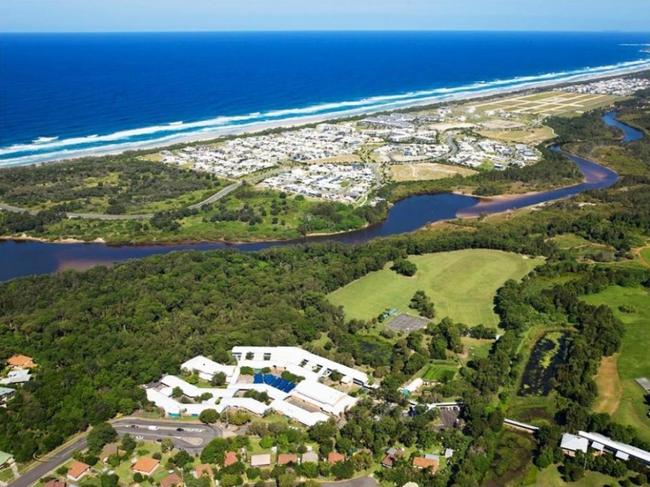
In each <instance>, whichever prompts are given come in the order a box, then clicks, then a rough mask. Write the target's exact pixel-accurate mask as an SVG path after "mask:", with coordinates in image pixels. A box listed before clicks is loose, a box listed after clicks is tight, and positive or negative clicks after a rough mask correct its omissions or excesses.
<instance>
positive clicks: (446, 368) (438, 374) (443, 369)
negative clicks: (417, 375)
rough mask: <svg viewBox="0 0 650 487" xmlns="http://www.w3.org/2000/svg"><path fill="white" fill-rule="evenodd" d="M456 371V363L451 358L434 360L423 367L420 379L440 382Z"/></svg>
mask: <svg viewBox="0 0 650 487" xmlns="http://www.w3.org/2000/svg"><path fill="white" fill-rule="evenodd" d="M457 371H458V364H457V363H456V362H454V361H453V360H436V361H434V362H433V363H432V364H431V365H429V366H428V367H427V368H426V369H425V371H424V373H423V374H422V379H424V380H425V381H427V382H440V381H443V379H446V380H451V379H453V377H454V376H455V375H456V372H457Z"/></svg>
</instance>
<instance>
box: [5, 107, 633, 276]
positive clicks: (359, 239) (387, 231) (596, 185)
mask: <svg viewBox="0 0 650 487" xmlns="http://www.w3.org/2000/svg"><path fill="white" fill-rule="evenodd" d="M603 121H604V122H605V123H606V124H607V125H608V126H610V127H614V128H616V129H619V130H621V131H622V132H623V142H632V141H634V140H639V139H641V138H642V137H643V132H641V131H639V130H637V129H635V128H633V127H630V126H629V125H625V124H623V123H621V122H620V121H618V120H617V119H616V116H615V114H614V113H611V112H610V113H607V114H605V115H604V116H603ZM566 155H567V156H568V157H569V158H570V159H571V160H572V161H573V162H574V163H575V164H576V165H577V166H578V168H579V169H580V171H581V172H582V174H583V175H584V181H583V182H582V183H579V184H575V185H572V186H567V187H564V188H559V189H554V190H550V191H542V192H538V193H528V194H522V195H512V196H505V197H496V198H491V199H482V200H479V199H478V198H474V197H471V196H464V195H459V194H454V193H440V194H432V195H421V196H411V197H409V198H406V199H404V200H402V201H399V202H398V203H396V204H395V205H394V206H393V207H391V209H390V211H389V214H388V217H387V218H386V220H384V221H383V222H382V223H380V224H377V225H374V226H372V227H368V228H365V229H363V230H358V231H353V232H348V233H344V234H339V235H334V236H327V237H309V238H305V239H301V240H294V241H283V242H258V243H243V244H226V243H222V242H213V243H195V244H181V245H147V246H130V245H126V246H109V245H105V244H100V243H87V244H84V243H72V244H59V243H46V242H34V241H15V240H7V241H3V242H0V281H6V280H9V279H13V278H17V277H22V276H28V275H35V274H47V273H51V272H56V271H60V270H65V269H86V268H89V267H93V266H95V265H101V264H111V263H114V262H120V261H124V260H128V259H137V258H141V257H146V256H149V255H155V254H165V253H168V252H174V251H180V250H213V249H224V248H228V249H238V250H242V251H256V250H261V249H265V248H269V247H276V246H282V245H292V244H295V243H305V242H316V241H325V240H329V241H336V242H342V243H350V244H352V243H363V242H367V241H369V240H372V239H374V238H377V237H386V236H389V235H397V234H400V233H405V232H411V231H414V230H417V229H419V228H421V227H423V226H425V225H427V224H429V223H434V222H437V221H442V220H450V219H453V218H457V217H471V216H479V215H483V214H492V213H500V212H503V211H509V210H516V209H518V208H524V207H527V206H532V205H537V204H540V203H545V202H550V201H555V200H558V199H561V198H567V197H570V196H573V195H576V194H579V193H583V192H585V191H590V190H595V189H603V188H607V187H609V186H611V185H612V184H614V183H615V182H616V181H617V179H618V176H617V174H616V173H615V172H614V171H612V170H610V169H607V168H606V167H603V166H601V165H599V164H596V163H595V162H593V161H589V160H587V159H583V158H581V157H577V156H574V155H570V154H566Z"/></svg>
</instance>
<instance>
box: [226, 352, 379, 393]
mask: <svg viewBox="0 0 650 487" xmlns="http://www.w3.org/2000/svg"><path fill="white" fill-rule="evenodd" d="M232 354H233V356H234V357H235V358H236V359H237V361H238V363H239V365H240V366H247V367H252V368H254V369H262V368H264V367H271V366H277V367H283V368H287V369H289V370H290V371H291V372H292V373H295V374H299V375H301V376H302V377H305V378H311V379H315V380H317V379H318V378H320V377H326V376H328V375H330V374H331V373H332V372H333V371H335V370H336V371H338V372H340V373H341V374H343V379H342V382H344V383H352V382H354V383H355V384H358V385H361V386H368V385H369V381H368V375H367V374H366V373H365V372H362V371H360V370H357V369H353V368H352V367H348V366H346V365H343V364H340V363H338V362H334V361H333V360H329V359H327V358H325V357H321V356H319V355H316V354H313V353H311V352H307V351H306V350H303V349H302V348H298V347H245V346H241V347H233V349H232Z"/></svg>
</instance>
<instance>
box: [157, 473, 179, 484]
mask: <svg viewBox="0 0 650 487" xmlns="http://www.w3.org/2000/svg"><path fill="white" fill-rule="evenodd" d="M182 485H183V479H182V478H181V476H180V475H178V474H177V473H173V474H170V475H168V476H167V477H165V478H164V479H162V480H161V481H160V487H179V486H182Z"/></svg>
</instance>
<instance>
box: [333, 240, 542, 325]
mask: <svg viewBox="0 0 650 487" xmlns="http://www.w3.org/2000/svg"><path fill="white" fill-rule="evenodd" d="M409 260H410V261H411V262H413V263H414V264H415V265H416V266H417V273H416V274H415V276H413V277H405V276H402V275H399V274H397V273H396V272H394V271H392V270H390V264H388V265H387V266H386V267H385V268H384V269H382V270H380V271H376V272H371V273H370V274H368V275H366V276H364V277H362V278H361V279H358V280H356V281H353V282H351V283H350V284H348V285H347V286H345V287H342V288H340V289H337V290H336V291H334V292H333V293H331V294H330V295H329V299H330V301H331V302H332V303H333V304H335V305H337V306H343V309H344V310H345V314H346V317H347V318H348V319H353V318H355V319H363V320H371V319H372V318H375V317H377V316H378V315H379V314H380V313H382V312H383V311H384V310H386V309H390V308H395V309H397V310H398V311H399V312H401V313H413V310H411V309H409V302H410V300H411V297H412V296H413V294H414V293H415V291H417V290H420V289H421V290H423V291H424V292H426V293H427V295H428V296H429V298H430V299H431V300H432V301H433V303H434V304H435V308H436V320H439V319H441V318H444V317H446V316H448V317H450V318H451V319H453V320H454V321H458V322H462V323H465V324H467V325H478V324H484V325H486V326H494V327H496V326H497V325H498V318H497V316H496V314H495V313H494V310H493V300H494V296H495V293H496V291H497V289H499V288H500V287H501V286H503V284H504V283H505V282H506V281H507V280H508V279H521V278H522V277H524V276H525V275H526V274H528V273H529V272H530V271H531V270H532V269H534V268H535V267H536V266H537V265H539V264H541V263H542V259H541V258H529V257H527V256H524V255H518V254H514V253H509V252H501V251H498V250H487V249H469V250H459V251H453V252H440V253H436V254H427V255H415V256H411V257H409Z"/></svg>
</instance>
